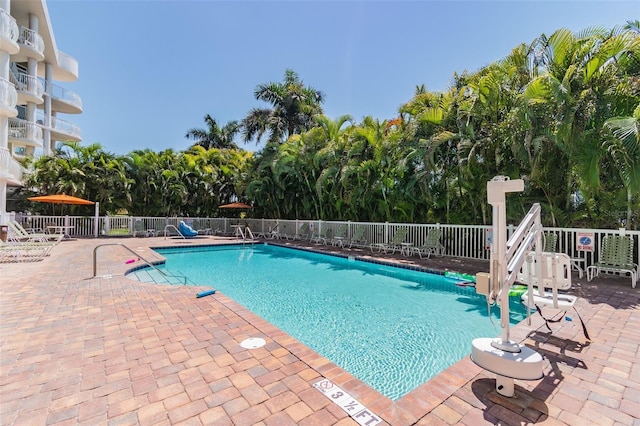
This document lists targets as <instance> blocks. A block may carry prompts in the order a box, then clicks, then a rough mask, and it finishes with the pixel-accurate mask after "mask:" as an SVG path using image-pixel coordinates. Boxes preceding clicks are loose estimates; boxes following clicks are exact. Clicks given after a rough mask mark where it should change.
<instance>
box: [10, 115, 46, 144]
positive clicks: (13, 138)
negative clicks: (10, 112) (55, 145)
mask: <svg viewBox="0 0 640 426" xmlns="http://www.w3.org/2000/svg"><path fill="white" fill-rule="evenodd" d="M9 144H11V145H13V146H14V147H20V146H25V147H34V148H42V129H41V128H40V126H38V125H37V124H36V123H31V122H29V121H27V120H23V119H21V118H10V119H9Z"/></svg>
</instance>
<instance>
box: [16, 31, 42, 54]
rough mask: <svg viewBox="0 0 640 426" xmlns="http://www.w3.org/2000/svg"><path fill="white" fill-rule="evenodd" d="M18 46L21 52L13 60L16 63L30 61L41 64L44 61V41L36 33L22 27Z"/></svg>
mask: <svg viewBox="0 0 640 426" xmlns="http://www.w3.org/2000/svg"><path fill="white" fill-rule="evenodd" d="M18 45H19V46H20V52H18V53H17V54H16V55H15V56H14V57H12V58H11V60H13V61H14V62H26V61H27V60H28V59H35V60H36V61H38V62H40V61H42V60H43V59H44V39H43V38H42V36H41V35H40V34H38V33H37V32H36V31H34V30H32V29H30V28H27V27H21V28H20V36H19V37H18Z"/></svg>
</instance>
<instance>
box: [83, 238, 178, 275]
mask: <svg viewBox="0 0 640 426" xmlns="http://www.w3.org/2000/svg"><path fill="white" fill-rule="evenodd" d="M104 246H121V247H124V248H126V249H127V250H129V252H131V253H132V254H133V255H134V256H136V257H138V258H139V259H140V260H142V261H143V262H144V263H146V264H147V265H149V266H150V267H151V268H153V269H154V270H155V271H157V272H158V273H159V274H160V275H162V276H164V277H165V278H167V281H168V280H169V278H178V277H177V276H175V275H172V276H169V275H167V274H165V273H164V272H163V271H161V270H160V269H158V268H157V267H156V266H155V265H154V264H153V263H151V262H149V261H148V260H147V259H145V258H144V257H142V256H141V255H140V254H139V253H136V252H135V251H133V250H132V249H131V248H130V247H128V246H126V245H124V244H122V243H105V244H100V245H97V246H96V247H95V248H94V249H93V277H91V278H95V277H96V276H97V271H98V249H99V248H100V247H104ZM183 278H184V283H185V284H186V283H187V277H183Z"/></svg>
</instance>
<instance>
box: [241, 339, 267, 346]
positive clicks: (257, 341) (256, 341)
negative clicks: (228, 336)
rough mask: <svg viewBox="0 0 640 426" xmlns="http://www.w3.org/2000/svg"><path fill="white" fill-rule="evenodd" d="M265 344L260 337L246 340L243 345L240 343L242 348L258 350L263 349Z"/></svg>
mask: <svg viewBox="0 0 640 426" xmlns="http://www.w3.org/2000/svg"><path fill="white" fill-rule="evenodd" d="M265 343H266V342H265V341H264V339H261V338H260V337H250V338H248V339H244V340H243V341H242V343H240V346H242V347H243V348H245V349H257V348H261V347H263V346H264V344H265Z"/></svg>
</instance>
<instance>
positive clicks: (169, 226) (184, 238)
mask: <svg viewBox="0 0 640 426" xmlns="http://www.w3.org/2000/svg"><path fill="white" fill-rule="evenodd" d="M167 228H173V229H175V230H176V232H177V233H178V235H180V236H181V237H182V239H183V240H186V239H187V237H185V236H184V235H182V232H180V230H179V229H178V228H176V227H175V226H173V225H167V226H165V227H164V239H165V240H166V239H167Z"/></svg>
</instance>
